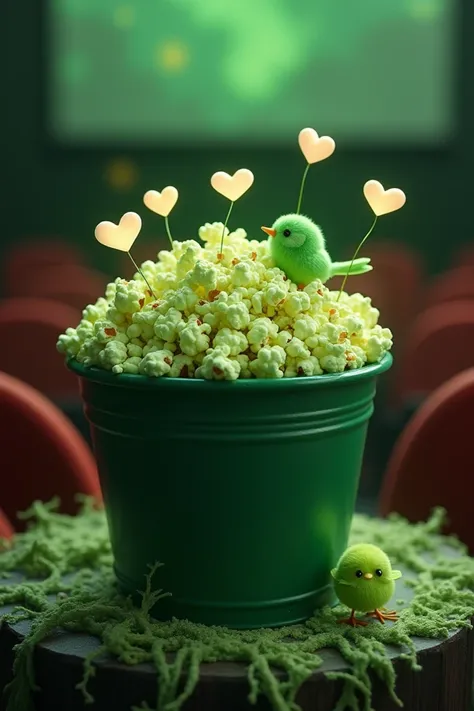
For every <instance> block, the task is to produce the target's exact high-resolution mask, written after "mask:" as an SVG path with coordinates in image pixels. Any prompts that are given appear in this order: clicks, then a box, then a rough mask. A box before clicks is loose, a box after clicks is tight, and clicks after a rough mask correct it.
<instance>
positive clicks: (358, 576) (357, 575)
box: [356, 570, 364, 578]
mask: <svg viewBox="0 0 474 711" xmlns="http://www.w3.org/2000/svg"><path fill="white" fill-rule="evenodd" d="M363 574H364V573H363V572H362V570H356V578H361V577H362V576H363Z"/></svg>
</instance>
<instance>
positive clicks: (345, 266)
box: [331, 257, 373, 276]
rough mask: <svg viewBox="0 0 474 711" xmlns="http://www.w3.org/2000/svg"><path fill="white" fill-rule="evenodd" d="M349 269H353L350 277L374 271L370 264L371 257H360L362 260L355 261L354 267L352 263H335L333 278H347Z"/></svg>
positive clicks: (333, 265) (333, 264) (332, 270)
mask: <svg viewBox="0 0 474 711" xmlns="http://www.w3.org/2000/svg"><path fill="white" fill-rule="evenodd" d="M349 267H350V268H351V270H350V272H349V276H357V274H365V273H366V272H370V271H372V269H373V267H372V265H371V264H370V257H360V259H354V263H353V264H352V266H351V263H350V262H333V263H332V266H331V276H345V275H346V274H347V272H348V270H349Z"/></svg>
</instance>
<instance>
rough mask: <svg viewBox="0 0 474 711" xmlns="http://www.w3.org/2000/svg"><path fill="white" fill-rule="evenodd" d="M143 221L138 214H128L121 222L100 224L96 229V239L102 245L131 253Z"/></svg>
mask: <svg viewBox="0 0 474 711" xmlns="http://www.w3.org/2000/svg"><path fill="white" fill-rule="evenodd" d="M141 228H142V220H141V217H140V215H137V213H136V212H126V213H125V215H122V217H121V218H120V222H119V223H118V225H116V224H115V223H113V222H100V223H99V224H98V225H97V227H96V228H95V238H96V240H97V241H98V242H100V243H101V244H104V245H105V246H106V247H111V248H112V249H119V250H120V251H121V252H129V251H130V249H131V248H132V245H133V243H134V242H135V240H136V239H137V237H138V235H139V234H140V230H141Z"/></svg>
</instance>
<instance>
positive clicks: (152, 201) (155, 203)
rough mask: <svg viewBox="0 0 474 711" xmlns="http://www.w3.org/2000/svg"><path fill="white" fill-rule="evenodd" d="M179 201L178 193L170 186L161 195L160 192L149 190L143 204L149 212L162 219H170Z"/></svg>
mask: <svg viewBox="0 0 474 711" xmlns="http://www.w3.org/2000/svg"><path fill="white" fill-rule="evenodd" d="M177 201H178V191H177V190H176V188H174V187H173V186H172V185H168V186H167V187H166V188H164V189H163V190H162V191H161V193H159V192H158V190H148V192H146V193H145V195H144V196H143V202H144V203H145V205H146V206H147V208H148V209H149V210H151V211H152V212H155V213H156V214H157V215H161V216H162V217H168V215H169V214H170V212H171V210H172V209H173V207H174V206H175V205H176V203H177Z"/></svg>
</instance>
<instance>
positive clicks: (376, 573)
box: [375, 568, 382, 578]
mask: <svg viewBox="0 0 474 711" xmlns="http://www.w3.org/2000/svg"><path fill="white" fill-rule="evenodd" d="M375 575H377V576H378V577H379V578H381V577H382V571H381V570H380V568H377V570H376V571H375Z"/></svg>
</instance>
